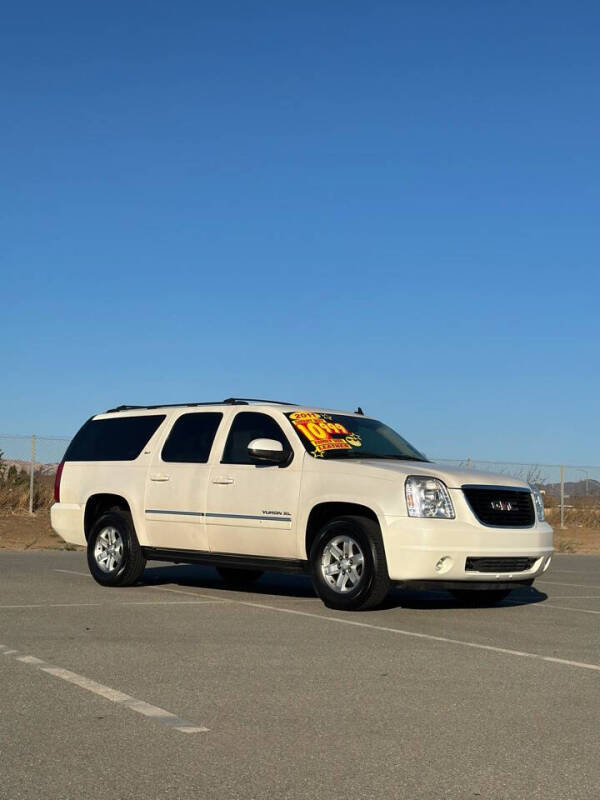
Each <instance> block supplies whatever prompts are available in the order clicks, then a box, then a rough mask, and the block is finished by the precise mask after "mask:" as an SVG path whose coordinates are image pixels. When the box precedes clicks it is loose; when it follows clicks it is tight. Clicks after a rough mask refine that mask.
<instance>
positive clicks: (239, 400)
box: [223, 397, 298, 406]
mask: <svg viewBox="0 0 600 800" xmlns="http://www.w3.org/2000/svg"><path fill="white" fill-rule="evenodd" d="M223 402H224V403H232V404H233V405H247V404H248V403H272V404H273V405H275V406H295V405H298V404H297V403H286V402H285V400H265V399H263V398H261V397H228V398H227V400H223Z"/></svg>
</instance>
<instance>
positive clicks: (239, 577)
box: [217, 567, 263, 586]
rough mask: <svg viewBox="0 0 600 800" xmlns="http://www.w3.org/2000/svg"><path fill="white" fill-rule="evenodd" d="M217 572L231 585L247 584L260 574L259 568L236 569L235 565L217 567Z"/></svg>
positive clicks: (255, 579)
mask: <svg viewBox="0 0 600 800" xmlns="http://www.w3.org/2000/svg"><path fill="white" fill-rule="evenodd" d="M217 572H218V573H219V575H220V576H221V577H222V578H223V580H224V581H225V583H229V584H230V585H231V586H248V585H249V584H251V583H254V581H257V580H258V579H259V578H260V577H261V576H262V574H263V573H262V570H260V569H236V568H235V567H217Z"/></svg>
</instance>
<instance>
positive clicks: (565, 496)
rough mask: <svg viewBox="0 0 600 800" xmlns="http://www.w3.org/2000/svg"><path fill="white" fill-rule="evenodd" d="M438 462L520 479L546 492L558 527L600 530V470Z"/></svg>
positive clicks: (473, 461) (550, 515) (548, 509)
mask: <svg viewBox="0 0 600 800" xmlns="http://www.w3.org/2000/svg"><path fill="white" fill-rule="evenodd" d="M434 461H437V462H439V463H441V464H448V465H449V466H457V467H465V468H470V469H476V470H483V471H484V472H494V473H500V474H502V475H507V476H510V477H513V478H519V479H520V480H522V481H526V482H527V483H530V484H531V485H532V486H535V487H536V488H537V489H539V490H540V491H541V492H542V494H543V495H544V505H545V507H546V516H547V517H548V520H549V521H550V522H551V523H552V525H554V526H555V527H560V528H565V527H566V526H573V527H583V528H594V529H596V528H597V529H600V467H594V466H575V465H571V464H520V463H516V462H510V461H479V460H476V459H471V458H463V459H456V458H436V459H434Z"/></svg>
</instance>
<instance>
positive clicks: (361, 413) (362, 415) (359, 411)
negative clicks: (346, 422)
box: [354, 406, 365, 417]
mask: <svg viewBox="0 0 600 800" xmlns="http://www.w3.org/2000/svg"><path fill="white" fill-rule="evenodd" d="M354 413H355V414H360V415H361V417H364V415H365V412H364V411H363V410H362V408H361V407H360V406H359V407H358V408H357V409H356V411H355V412H354Z"/></svg>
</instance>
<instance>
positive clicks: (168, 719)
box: [0, 644, 208, 733]
mask: <svg viewBox="0 0 600 800" xmlns="http://www.w3.org/2000/svg"><path fill="white" fill-rule="evenodd" d="M0 650H2V651H3V653H4V655H9V654H12V653H16V652H18V651H16V650H9V649H7V645H4V644H2V645H0ZM15 660H16V661H20V662H22V663H23V664H30V665H31V666H35V667H37V668H38V669H39V670H41V672H46V673H47V674H48V675H54V677H56V678H60V679H61V680H63V681H67V682H68V683H73V684H75V686H79V687H80V688H82V689H86V690H87V691H88V692H92V693H93V694H96V695H99V696H100V697H104V698H105V700H110V701H111V702H112V703H117V705H121V706H124V707H125V708H129V709H131V710H132V711H136V712H137V713H138V714H143V715H144V716H145V717H151V718H152V719H155V720H156V721H157V722H161V723H162V724H163V725H168V726H169V727H170V728H174V730H176V731H180V732H181V733H206V732H207V731H208V728H205V727H204V726H200V725H194V724H193V723H192V722H187V721H186V720H184V719H181V717H178V716H177V715H176V714H172V713H171V712H170V711H166V710H165V709H164V708H159V706H153V705H151V704H150V703H146V702H145V701H144V700H137V699H136V698H135V697H131V696H130V695H128V694H125V693H124V692H119V691H118V690H117V689H111V688H110V686H104V685H103V684H101V683H97V682H96V681H93V680H90V678H85V677H84V676H83V675H78V674H77V673H76V672H71V671H70V670H68V669H63V668H62V667H54V666H52V665H51V664H47V663H46V662H45V661H43V660H42V659H41V658H36V656H15Z"/></svg>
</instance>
